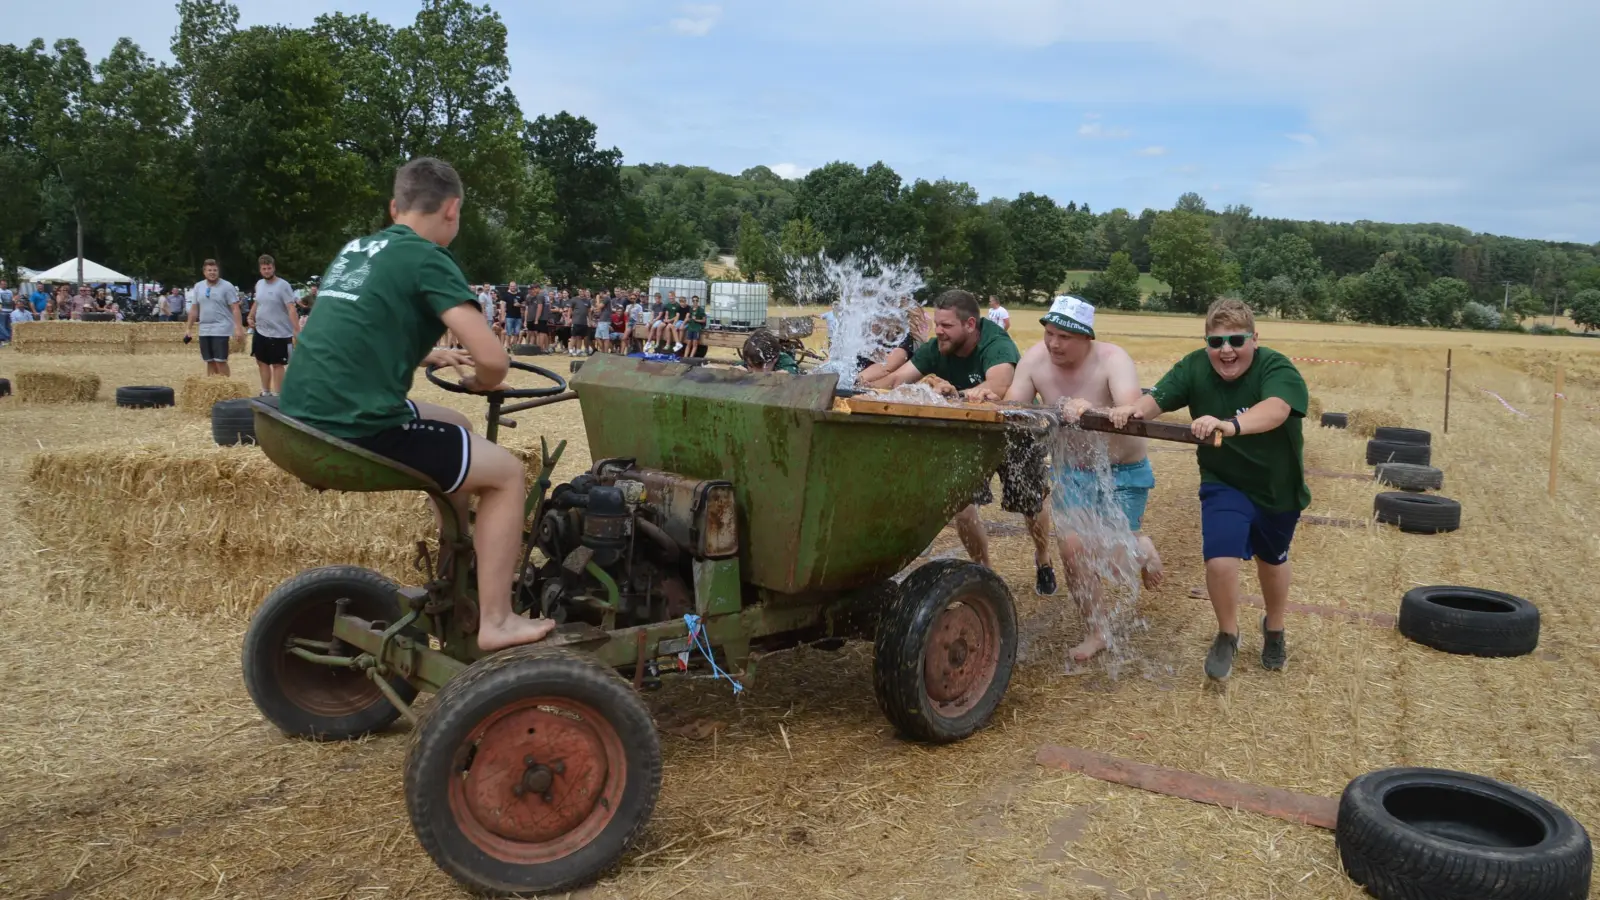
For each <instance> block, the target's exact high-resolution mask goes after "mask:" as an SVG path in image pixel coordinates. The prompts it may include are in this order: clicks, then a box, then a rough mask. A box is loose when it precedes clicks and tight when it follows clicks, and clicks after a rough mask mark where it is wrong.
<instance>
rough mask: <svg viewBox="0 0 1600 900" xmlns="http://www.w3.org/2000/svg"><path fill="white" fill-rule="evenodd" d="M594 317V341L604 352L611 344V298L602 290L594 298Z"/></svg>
mask: <svg viewBox="0 0 1600 900" xmlns="http://www.w3.org/2000/svg"><path fill="white" fill-rule="evenodd" d="M594 318H595V322H594V343H595V346H596V347H597V348H599V350H600V351H601V352H602V353H604V352H605V351H606V350H607V349H608V348H609V347H610V346H611V298H610V297H608V296H606V294H605V292H604V291H602V292H601V293H600V296H598V297H596V298H595V304H594ZM589 352H590V353H593V352H594V351H593V350H591V351H589Z"/></svg>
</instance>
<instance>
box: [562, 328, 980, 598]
mask: <svg viewBox="0 0 1600 900" xmlns="http://www.w3.org/2000/svg"><path fill="white" fill-rule="evenodd" d="M837 382H838V377H837V376H836V375H805V376H798V377H797V376H792V375H785V374H781V373H773V374H765V373H753V372H747V371H743V370H737V369H720V368H713V367H709V366H695V367H691V366H685V365H681V364H678V363H661V362H651V361H648V360H641V359H631V358H627V357H620V356H612V355H596V356H593V357H590V358H589V359H588V360H587V361H585V362H584V365H583V368H582V369H581V370H580V371H579V372H578V373H577V374H576V375H574V376H573V378H572V380H571V383H572V387H573V389H574V390H576V391H577V392H578V397H579V400H580V402H581V404H582V406H583V423H584V430H585V431H586V432H587V434H588V439H589V452H590V454H591V455H592V456H593V457H594V458H595V459H604V458H608V457H624V458H632V459H634V460H636V462H637V463H638V465H640V466H646V467H649V468H652V469H662V470H665V471H668V472H674V473H677V474H679V475H684V476H688V477H690V478H700V479H724V480H727V481H730V482H732V483H733V487H734V492H735V496H736V498H737V501H738V525H739V536H740V542H741V546H740V549H739V563H740V570H741V577H742V579H743V580H744V581H745V582H748V583H750V584H754V585H757V586H759V587H762V588H766V589H768V590H770V591H775V592H778V593H782V594H813V593H819V592H828V591H839V590H846V589H849V588H855V587H862V586H865V585H869V584H873V583H875V582H878V581H881V580H882V579H884V578H888V577H889V576H891V575H893V574H895V573H896V572H898V571H900V570H901V569H902V568H904V567H905V566H906V564H907V563H909V562H911V561H912V560H913V559H915V558H916V557H917V554H919V553H921V552H922V550H924V549H925V548H926V547H927V546H928V544H929V543H930V542H932V540H933V538H934V535H936V534H938V532H939V530H940V529H941V528H943V527H944V526H945V524H946V523H948V522H949V521H950V518H951V516H953V515H954V514H955V513H956V512H958V511H959V510H960V509H961V508H962V507H964V506H966V505H967V504H968V503H969V502H971V499H972V496H973V494H974V493H975V492H976V491H977V490H978V489H979V488H980V487H981V486H982V485H984V484H986V483H987V482H988V480H989V478H990V476H991V475H992V474H993V473H994V471H995V468H996V467H997V466H998V465H999V462H1000V458H1001V455H1002V454H1003V453H1004V452H1005V444H1006V439H1007V430H1006V427H1005V426H1003V425H998V424H994V423H984V422H962V421H944V420H934V419H915V418H902V417H898V416H876V415H874V416H861V415H851V414H849V413H847V412H838V411H835V410H834V409H833V406H834V403H833V400H834V388H835V386H836V384H837Z"/></svg>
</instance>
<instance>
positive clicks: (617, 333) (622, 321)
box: [611, 297, 628, 353]
mask: <svg viewBox="0 0 1600 900" xmlns="http://www.w3.org/2000/svg"><path fill="white" fill-rule="evenodd" d="M627 334H628V312H627V309H626V308H624V307H623V305H622V298H620V297H619V298H617V300H616V301H615V302H614V303H612V304H611V352H612V353H627V352H628V350H627Z"/></svg>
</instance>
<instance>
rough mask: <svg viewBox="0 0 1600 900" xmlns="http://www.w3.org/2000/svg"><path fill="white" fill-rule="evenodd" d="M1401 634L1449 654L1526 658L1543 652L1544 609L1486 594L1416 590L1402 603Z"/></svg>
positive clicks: (1449, 589) (1506, 596)
mask: <svg viewBox="0 0 1600 900" xmlns="http://www.w3.org/2000/svg"><path fill="white" fill-rule="evenodd" d="M1399 629H1400V633H1401V634H1403V635H1405V636H1406V637H1408V638H1410V639H1412V640H1413V641H1416V642H1417V643H1419V644H1422V645H1423V646H1425V647H1432V648H1433V649H1435V650H1443V651H1444V652H1446V653H1460V654H1464V655H1466V656H1490V657H1495V656H1526V655H1527V654H1529V653H1532V652H1533V651H1534V650H1535V649H1537V648H1538V646H1539V608H1538V607H1537V606H1534V605H1533V604H1532V603H1529V602H1528V601H1526V600H1524V599H1522V598H1521V597H1517V596H1514V595H1512V594H1504V593H1501V592H1500V591H1487V590H1484V589H1482V588H1471V587H1438V586H1435V587H1419V588H1412V589H1411V590H1409V591H1406V593H1405V596H1404V597H1402V598H1401V600H1400V622H1399Z"/></svg>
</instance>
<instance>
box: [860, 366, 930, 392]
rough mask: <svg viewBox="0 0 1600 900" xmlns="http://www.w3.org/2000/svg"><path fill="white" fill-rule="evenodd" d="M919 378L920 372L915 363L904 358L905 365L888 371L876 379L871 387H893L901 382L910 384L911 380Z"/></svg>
mask: <svg viewBox="0 0 1600 900" xmlns="http://www.w3.org/2000/svg"><path fill="white" fill-rule="evenodd" d="M921 378H922V372H921V371H919V370H918V369H917V366H916V363H913V362H912V361H911V360H909V359H908V360H906V363H905V365H903V366H901V367H900V368H898V369H895V370H894V371H893V372H890V373H889V374H888V375H886V376H884V377H883V378H880V379H878V381H877V382H876V383H875V384H873V385H872V387H876V388H889V389H893V388H897V387H899V386H900V385H902V384H910V383H911V382H913V381H918V380H920V379H921Z"/></svg>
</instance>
